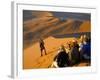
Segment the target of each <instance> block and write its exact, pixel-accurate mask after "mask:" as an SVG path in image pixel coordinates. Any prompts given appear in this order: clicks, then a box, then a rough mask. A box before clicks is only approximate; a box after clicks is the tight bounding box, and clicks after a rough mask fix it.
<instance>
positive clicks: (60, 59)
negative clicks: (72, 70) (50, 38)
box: [53, 46, 70, 67]
mask: <svg viewBox="0 0 100 80" xmlns="http://www.w3.org/2000/svg"><path fill="white" fill-rule="evenodd" d="M53 65H54V66H55V67H67V66H70V61H69V56H68V54H67V53H66V51H65V49H64V47H63V46H62V47H61V48H60V50H59V51H58V54H57V55H56V56H55V58H54V64H53Z"/></svg>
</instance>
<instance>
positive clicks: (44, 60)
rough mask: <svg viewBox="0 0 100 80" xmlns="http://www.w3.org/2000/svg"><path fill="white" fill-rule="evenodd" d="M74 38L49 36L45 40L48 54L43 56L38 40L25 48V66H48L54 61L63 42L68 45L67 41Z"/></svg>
mask: <svg viewBox="0 0 100 80" xmlns="http://www.w3.org/2000/svg"><path fill="white" fill-rule="evenodd" d="M72 39H73V38H63V39H58V38H54V37H48V38H47V39H45V40H44V42H45V47H46V51H47V55H45V54H44V56H43V57H41V52H40V47H39V43H38V42H37V43H35V44H33V45H32V46H31V47H28V48H26V49H24V53H23V54H24V57H23V58H24V59H23V62H24V67H23V68H24V69H32V68H47V67H48V66H49V65H50V64H51V63H52V61H53V58H54V56H55V55H56V53H57V50H58V49H59V47H60V46H61V45H62V44H63V45H66V43H67V42H68V41H70V40H72ZM58 43H59V44H58ZM40 65H41V66H40Z"/></svg>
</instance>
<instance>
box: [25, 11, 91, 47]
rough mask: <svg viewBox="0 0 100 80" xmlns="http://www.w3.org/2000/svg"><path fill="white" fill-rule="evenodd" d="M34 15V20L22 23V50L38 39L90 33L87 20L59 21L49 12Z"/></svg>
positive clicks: (89, 24)
mask: <svg viewBox="0 0 100 80" xmlns="http://www.w3.org/2000/svg"><path fill="white" fill-rule="evenodd" d="M36 13H37V12H35V13H34V15H35V17H36V18H34V19H31V20H27V21H25V22H24V23H23V26H24V27H23V31H24V34H23V36H24V48H27V47H28V46H30V45H31V44H32V43H35V42H37V41H38V39H39V37H43V38H47V37H49V36H53V37H55V36H58V35H65V34H74V33H84V32H90V30H91V28H90V26H91V23H90V21H87V20H86V21H81V20H75V19H67V20H60V19H59V18H57V17H55V16H53V15H52V14H51V13H49V12H40V13H38V14H39V15H37V14H36ZM41 16H42V17H41ZM64 37H65V36H64ZM66 37H67V36H66Z"/></svg>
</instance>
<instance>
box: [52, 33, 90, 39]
mask: <svg viewBox="0 0 100 80" xmlns="http://www.w3.org/2000/svg"><path fill="white" fill-rule="evenodd" d="M81 35H87V36H89V37H90V36H91V33H90V32H81V33H71V34H62V35H53V37H55V38H71V37H75V38H80V36H81Z"/></svg>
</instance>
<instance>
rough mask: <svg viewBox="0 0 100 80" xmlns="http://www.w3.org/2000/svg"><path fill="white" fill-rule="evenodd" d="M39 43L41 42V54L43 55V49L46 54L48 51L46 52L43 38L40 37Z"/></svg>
mask: <svg viewBox="0 0 100 80" xmlns="http://www.w3.org/2000/svg"><path fill="white" fill-rule="evenodd" d="M39 44H40V50H41V56H43V51H44V52H45V55H46V54H47V53H46V49H45V46H44V41H43V39H41V38H40V41H39Z"/></svg>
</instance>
